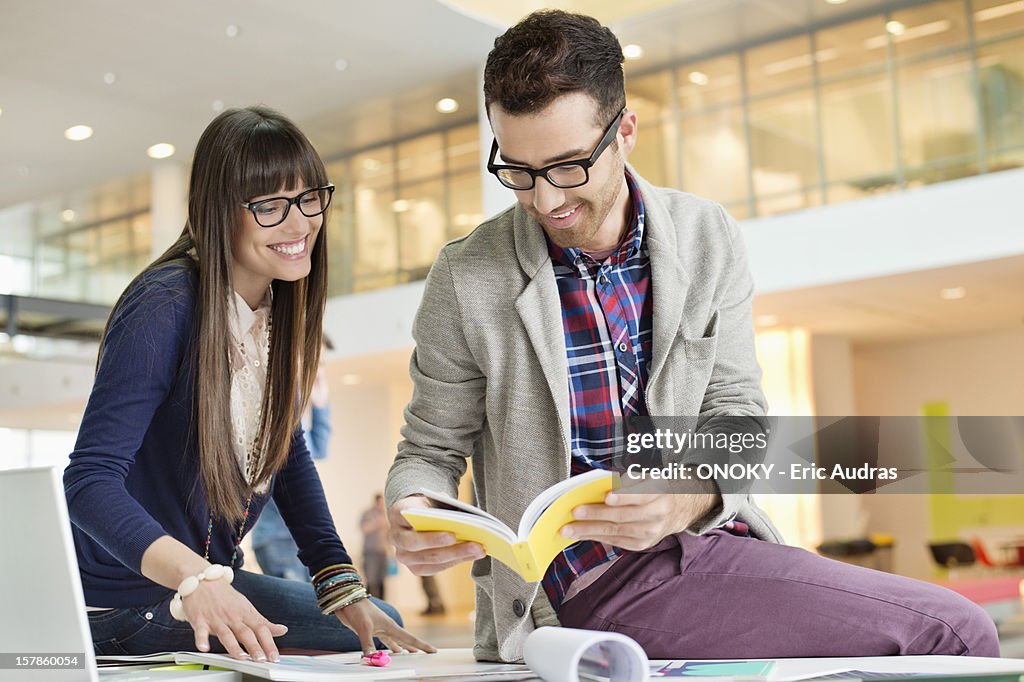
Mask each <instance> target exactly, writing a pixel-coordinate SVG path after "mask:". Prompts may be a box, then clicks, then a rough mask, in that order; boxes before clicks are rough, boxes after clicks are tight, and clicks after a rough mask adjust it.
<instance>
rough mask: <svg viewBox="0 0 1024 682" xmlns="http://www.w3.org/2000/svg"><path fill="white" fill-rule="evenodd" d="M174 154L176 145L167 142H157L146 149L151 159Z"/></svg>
mask: <svg viewBox="0 0 1024 682" xmlns="http://www.w3.org/2000/svg"><path fill="white" fill-rule="evenodd" d="M173 154H174V145H173V144H168V143H166V142H160V143H159V144H155V145H153V146H152V147H150V148H149V149H147V150H146V156H148V157H149V158H151V159H166V158H167V157H168V156H171V155H173Z"/></svg>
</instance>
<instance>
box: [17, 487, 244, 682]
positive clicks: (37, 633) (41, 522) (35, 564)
mask: <svg viewBox="0 0 1024 682" xmlns="http://www.w3.org/2000/svg"><path fill="white" fill-rule="evenodd" d="M39 659H42V660H39ZM54 664H59V665H63V666H66V667H61V668H54V667H46V668H43V667H41V665H45V666H52V665H54ZM154 674H158V675H159V677H158V678H157V679H159V680H167V681H168V682H170V681H171V680H174V682H179V681H181V680H197V681H199V680H205V681H206V682H224V681H226V680H241V679H242V676H241V675H240V674H238V673H235V672H227V671H177V670H162V671H160V672H159V673H153V674H151V673H147V672H146V671H144V670H136V671H130V672H123V671H113V670H109V671H108V670H103V671H97V668H96V659H95V657H94V655H93V646H92V636H91V635H90V633H89V622H88V619H87V618H86V613H85V600H84V599H83V597H82V583H81V580H80V578H79V574H78V561H77V560H76V559H75V547H74V543H73V541H72V539H71V523H70V521H69V520H68V509H67V502H66V500H65V498H64V485H63V483H62V473H61V471H60V470H58V469H55V468H53V467H47V468H38V469H12V470H7V471H0V681H3V682H6V681H7V680H11V681H12V682H13V681H14V680H17V682H36V681H37V680H38V681H39V682H43V681H45V682H108V681H110V680H117V682H128V681H130V680H142V679H154Z"/></svg>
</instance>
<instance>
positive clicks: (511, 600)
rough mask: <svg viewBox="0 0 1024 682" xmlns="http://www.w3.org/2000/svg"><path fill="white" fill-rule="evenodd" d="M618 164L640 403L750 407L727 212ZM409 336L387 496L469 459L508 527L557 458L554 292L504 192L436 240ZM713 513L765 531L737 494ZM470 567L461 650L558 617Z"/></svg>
mask: <svg viewBox="0 0 1024 682" xmlns="http://www.w3.org/2000/svg"><path fill="white" fill-rule="evenodd" d="M630 170H631V172H632V173H633V176H634V177H635V178H636V179H637V181H638V183H639V185H640V192H641V194H642V196H643V199H644V204H645V207H646V228H645V229H646V232H645V236H644V239H645V240H646V241H647V246H648V250H649V253H650V259H651V276H652V287H653V295H654V301H653V310H654V318H653V325H654V337H653V344H652V345H653V348H652V357H651V360H650V365H649V376H648V386H647V395H646V398H647V406H648V409H649V411H650V414H651V415H680V416H694V415H699V416H700V418H701V419H706V418H709V417H712V416H719V415H731V416H735V415H740V416H757V415H763V414H764V413H765V410H766V409H767V408H766V405H765V400H764V396H763V394H762V393H761V389H760V379H761V370H760V368H759V367H758V364H757V359H756V357H755V354H754V332H753V327H752V324H751V298H752V295H753V284H752V281H751V278H750V273H749V271H748V267H747V259H746V255H745V251H744V248H743V243H742V239H741V235H740V231H739V228H738V226H737V225H736V222H735V221H734V220H732V219H731V218H730V217H729V216H728V215H727V214H726V212H725V211H724V210H723V209H722V207H721V206H719V205H717V204H715V203H712V202H710V201H706V200H704V199H700V198H698V197H695V196H693V195H690V194H686V193H683V192H679V191H676V190H672V189H665V188H658V187H654V186H652V185H650V184H649V183H647V182H646V181H645V180H643V179H642V178H641V177H640V176H639V175H638V174H637V173H636V171H633V170H632V169H630ZM413 337H414V338H415V341H416V349H415V351H414V352H413V356H412V360H411V362H410V369H409V371H410V374H411V375H412V379H413V395H412V400H411V401H410V402H409V405H408V407H407V408H406V410H405V422H406V423H405V426H404V427H403V428H402V436H403V440H402V442H401V443H400V444H399V446H398V454H397V456H396V458H395V462H394V464H393V465H392V467H391V471H390V473H389V474H388V480H387V487H386V492H385V496H386V500H387V504H388V506H390V505H391V504H393V503H394V502H395V501H396V500H398V499H400V498H402V497H405V496H407V495H411V494H413V493H415V492H416V490H417V489H419V488H420V487H424V488H428V489H432V490H438V491H441V492H446V493H448V494H450V495H456V494H457V486H458V482H459V479H460V478H461V477H462V475H463V474H464V473H465V471H466V462H467V460H468V459H470V458H471V459H472V462H473V485H474V491H475V494H476V502H477V504H478V505H479V506H480V507H482V508H483V509H485V510H487V511H488V512H490V513H491V514H493V515H495V516H496V517H498V518H499V519H501V521H503V522H504V523H506V524H508V525H509V526H510V527H512V528H515V527H516V526H518V524H519V519H520V517H521V516H522V513H523V511H524V510H525V508H526V506H527V505H528V504H529V503H530V501H531V499H532V498H533V497H534V496H536V495H537V494H538V493H539V492H540V491H542V490H544V489H545V488H547V487H549V486H551V485H554V484H555V483H557V482H558V481H561V480H563V479H565V478H567V477H568V476H569V458H570V450H569V437H570V433H569V430H570V417H569V383H568V369H567V360H566V350H565V337H564V334H563V331H562V316H561V307H560V303H559V296H558V289H557V286H556V284H555V277H554V272H553V270H552V267H551V259H550V257H549V256H548V249H547V244H546V241H545V239H544V235H543V232H542V229H541V227H540V225H538V224H537V222H536V221H534V220H533V219H532V218H531V217H530V216H529V215H528V214H527V213H526V212H525V211H524V210H523V209H522V208H521V207H520V206H519V205H518V204H517V205H516V206H514V207H512V208H509V209H508V210H506V211H504V212H503V213H501V214H500V215H498V216H496V217H495V218H493V219H491V220H488V221H487V222H485V223H483V224H482V225H480V226H479V227H477V228H476V229H475V230H473V232H471V233H470V234H469V235H467V236H465V237H463V238H462V239H459V240H456V241H454V242H452V243H450V244H448V245H447V246H445V247H444V248H443V249H442V250H441V253H440V255H439V256H438V259H437V261H436V262H435V263H434V266H433V268H432V269H431V271H430V274H429V275H428V277H427V282H426V288H425V290H424V293H423V301H422V302H421V304H420V308H419V311H418V313H417V315H416V319H415V322H414V324H413ZM729 518H738V519H740V520H742V521H744V522H746V523H747V524H749V526H750V528H751V531H752V533H753V534H754V535H756V536H758V537H761V538H764V539H768V540H773V541H780V538H779V536H778V534H777V532H776V531H775V529H774V528H773V527H772V525H771V522H770V521H769V520H768V519H767V517H766V516H765V515H764V513H763V512H762V511H761V510H759V509H758V508H757V507H756V506H755V505H754V503H753V501H752V500H751V499H750V498H749V496H747V495H745V494H726V495H723V504H722V508H721V509H720V510H718V513H716V514H712V515H711V516H709V517H707V518H705V519H702V520H701V522H700V527H696V528H691V529H690V531H691V532H696V533H700V532H703V531H705V530H707V529H710V528H713V527H715V526H718V525H720V524H721V523H723V522H724V521H725V520H727V519H729ZM472 574H473V579H474V582H475V583H476V588H477V590H476V604H477V607H476V647H475V649H474V653H475V654H476V656H477V658H479V659H481V660H501V661H518V660H521V659H522V653H523V641H524V639H525V638H526V636H527V635H528V634H529V633H530V632H531V631H532V630H533V629H534V628H536V627H539V626H541V625H557V624H558V620H557V617H556V615H555V612H554V609H553V608H552V606H551V604H550V602H549V601H548V599H547V597H546V595H545V593H544V591H543V590H539V583H526V582H524V581H523V580H522V579H521V578H520V577H519V576H518V575H517V574H516V573H514V572H513V571H512V570H510V569H508V568H507V567H506V566H504V565H503V564H502V563H501V562H499V561H492V560H491V559H490V557H485V558H483V559H481V560H479V561H477V562H475V563H474V565H473V569H472ZM524 607H525V608H524ZM517 612H518V614H517ZM519 614H521V615H519Z"/></svg>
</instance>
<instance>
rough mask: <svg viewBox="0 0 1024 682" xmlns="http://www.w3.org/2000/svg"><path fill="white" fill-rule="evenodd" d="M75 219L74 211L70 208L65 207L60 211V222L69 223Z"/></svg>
mask: <svg viewBox="0 0 1024 682" xmlns="http://www.w3.org/2000/svg"><path fill="white" fill-rule="evenodd" d="M74 219H75V212H74V211H73V210H71V209H70V208H65V209H64V210H63V211H61V212H60V221H61V222H62V223H70V222H72V221H73V220H74Z"/></svg>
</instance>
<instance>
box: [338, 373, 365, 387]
mask: <svg viewBox="0 0 1024 682" xmlns="http://www.w3.org/2000/svg"><path fill="white" fill-rule="evenodd" d="M361 381H362V379H361V378H360V377H359V375H358V374H342V375H341V383H342V384H344V385H345V386H355V385H356V384H358V383H360V382H361Z"/></svg>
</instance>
